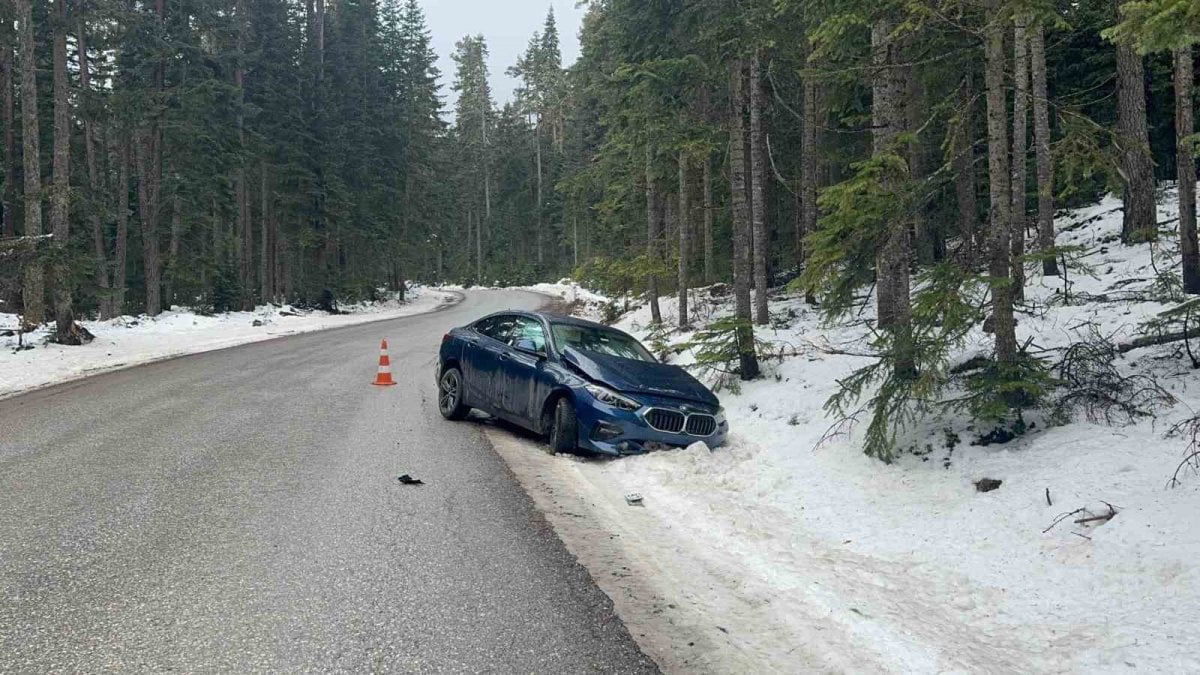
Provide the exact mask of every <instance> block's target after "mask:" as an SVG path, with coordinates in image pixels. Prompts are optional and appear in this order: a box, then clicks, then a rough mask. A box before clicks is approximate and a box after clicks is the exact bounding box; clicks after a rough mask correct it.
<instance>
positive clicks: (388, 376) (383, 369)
mask: <svg viewBox="0 0 1200 675" xmlns="http://www.w3.org/2000/svg"><path fill="white" fill-rule="evenodd" d="M371 384H373V385H376V386H378V387H390V386H392V385H393V384H396V381H395V380H393V379H392V360H391V359H390V358H388V353H387V340H384V341H383V342H382V343H380V345H379V373H378V374H377V375H375V381H374V382H372V383H371Z"/></svg>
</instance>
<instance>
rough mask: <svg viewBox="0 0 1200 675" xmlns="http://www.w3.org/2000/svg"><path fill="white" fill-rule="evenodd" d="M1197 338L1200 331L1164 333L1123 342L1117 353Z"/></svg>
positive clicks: (1118, 346)
mask: <svg viewBox="0 0 1200 675" xmlns="http://www.w3.org/2000/svg"><path fill="white" fill-rule="evenodd" d="M1195 337H1200V329H1195V330H1186V331H1177V332H1174V333H1163V334H1162V335H1144V336H1142V337H1139V338H1134V339H1133V340H1132V341H1130V342H1122V343H1121V344H1118V345H1117V351H1118V352H1120V353H1122V354H1124V353H1125V352H1131V351H1133V350H1135V349H1141V348H1142V347H1153V346H1155V345H1165V344H1170V343H1172V342H1182V341H1183V340H1190V339H1192V338H1195Z"/></svg>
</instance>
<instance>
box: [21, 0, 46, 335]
mask: <svg viewBox="0 0 1200 675" xmlns="http://www.w3.org/2000/svg"><path fill="white" fill-rule="evenodd" d="M15 6H16V8H17V23H18V24H19V25H20V45H21V139H22V142H23V144H24V148H23V156H24V161H25V231H24V234H25V236H26V237H40V236H42V198H41V194H42V167H41V161H40V157H41V143H40V139H41V132H40V131H39V130H38V126H39V125H38V106H37V102H38V94H37V55H36V53H35V52H34V39H35V38H34V30H33V7H32V6H31V0H15ZM24 281H25V283H24V289H23V293H22V300H23V302H24V307H25V313H24V314H23V315H22V317H21V323H22V327H23V329H24V330H27V331H28V330H33V329H34V328H36V327H37V326H39V325H41V323H42V321H43V320H44V319H45V318H46V304H45V303H46V298H45V295H46V287H45V283H46V282H45V276H44V274H43V270H42V264H41V262H40V261H38V260H37V259H36V258H35V259H34V260H31V261H30V262H28V263H26V264H25V280H24Z"/></svg>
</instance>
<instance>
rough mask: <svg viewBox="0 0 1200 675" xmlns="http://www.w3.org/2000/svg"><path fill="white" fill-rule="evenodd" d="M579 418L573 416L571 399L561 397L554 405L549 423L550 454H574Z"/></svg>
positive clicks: (573, 409)
mask: <svg viewBox="0 0 1200 675" xmlns="http://www.w3.org/2000/svg"><path fill="white" fill-rule="evenodd" d="M578 440H579V418H577V417H576V416H575V406H574V405H572V404H571V399H570V398H568V397H566V396H563V397H562V398H560V399H558V401H557V402H555V404H554V411H553V412H552V413H551V421H550V438H549V451H550V454H552V455H556V454H558V453H560V452H575V450H576V449H577V448H578V447H579V445H578Z"/></svg>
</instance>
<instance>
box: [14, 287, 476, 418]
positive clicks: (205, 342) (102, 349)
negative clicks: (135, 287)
mask: <svg viewBox="0 0 1200 675" xmlns="http://www.w3.org/2000/svg"><path fill="white" fill-rule="evenodd" d="M457 297H458V296H457V295H456V294H455V293H452V292H447V291H442V290H434V289H430V288H424V287H420V286H416V287H413V288H411V289H410V290H409V291H408V294H407V299H406V301H405V302H399V301H397V300H394V299H393V300H388V301H385V302H377V303H360V304H356V305H343V306H341V307H340V309H341V310H343V311H344V312H346V313H344V314H327V313H325V312H321V311H306V310H300V309H296V308H294V307H291V306H290V305H283V306H274V305H263V306H260V307H257V308H255V309H254V311H251V312H230V313H227V314H216V315H212V316H203V315H200V314H196V313H195V312H193V311H190V310H188V309H186V308H180V309H176V310H173V311H168V312H163V313H162V314H160V315H158V316H156V317H149V316H137V317H134V316H122V317H117V318H115V319H110V320H107V321H81V322H80V323H81V324H82V325H83V326H84V327H86V328H87V329H88V330H89V331H91V332H92V333H93V334H94V335H95V336H96V339H95V340H94V341H92V342H91V343H90V344H86V345H83V346H79V347H65V346H61V345H57V344H52V343H48V342H47V340H46V336H47V331H48V330H50V326H49V325H47V326H44V327H43V328H42V329H40V330H38V331H36V332H33V333H27V334H26V335H25V336H24V340H25V343H26V344H29V345H33V346H34V349H29V350H22V351H17V349H16V348H17V336H16V335H15V334H13V335H10V336H7V337H0V398H2V397H5V396H10V395H12V394H15V393H17V392H22V391H26V390H29V389H32V388H35V387H41V386H45V385H48V384H55V383H59V382H65V381H68V380H73V379H76V378H79V377H84V376H87V375H93V374H95V373H98V372H103V371H106V370H115V369H117V368H123V367H128V366H134V365H138V364H142V363H148V362H151V361H158V360H161V359H166V358H170V357H173V356H180V355H182V354H192V353H195V352H204V351H210V350H213V349H221V348H224V347H232V346H234V345H239V344H244V343H247V342H258V341H260V340H269V339H271V338H276V337H280V336H283V335H292V334H295V333H307V332H310V331H315V330H322V329H325V328H335V327H339V326H349V325H353V324H358V323H365V322H368V321H379V320H383V319H393V318H396V317H401V316H408V315H411V314H420V313H422V312H428V311H432V310H434V309H437V308H438V307H439V306H441V305H444V304H447V303H452V302H455V299H456V298H457ZM293 315H294V316H293ZM17 323H18V317H17V316H16V315H15V314H3V313H0V331H5V332H10V331H9V330H8V329H14V328H16V326H17ZM255 324H259V325H255Z"/></svg>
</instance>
